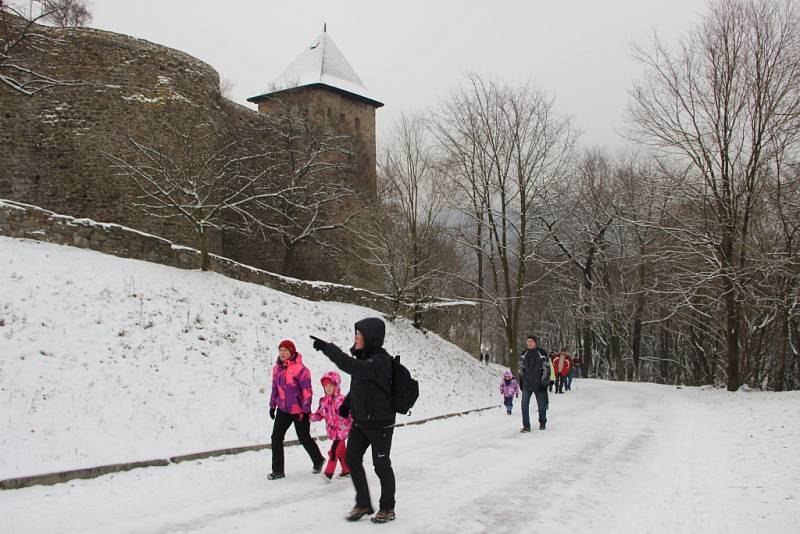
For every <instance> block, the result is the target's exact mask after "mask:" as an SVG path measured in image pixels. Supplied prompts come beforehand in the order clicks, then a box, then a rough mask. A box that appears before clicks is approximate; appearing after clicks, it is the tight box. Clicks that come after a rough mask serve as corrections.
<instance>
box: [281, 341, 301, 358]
mask: <svg viewBox="0 0 800 534" xmlns="http://www.w3.org/2000/svg"><path fill="white" fill-rule="evenodd" d="M278 348H279V349H287V350H288V351H289V352H291V353H292V356H294V355H295V354H297V349H296V348H295V346H294V343H292V342H291V341H290V340H288V339H284V340H283V341H281V342H280V343H279V344H278Z"/></svg>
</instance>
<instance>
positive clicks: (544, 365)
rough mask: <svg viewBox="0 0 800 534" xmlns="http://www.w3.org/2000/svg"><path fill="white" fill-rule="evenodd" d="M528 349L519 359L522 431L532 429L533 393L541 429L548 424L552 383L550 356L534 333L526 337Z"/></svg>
mask: <svg viewBox="0 0 800 534" xmlns="http://www.w3.org/2000/svg"><path fill="white" fill-rule="evenodd" d="M525 342H526V344H527V345H528V349H527V350H526V351H525V352H523V353H522V356H520V361H519V386H520V387H521V388H522V428H521V429H520V432H530V431H531V416H530V404H531V395H535V396H536V405H537V407H538V408H539V430H544V428H545V425H546V424H547V404H548V402H549V399H548V397H547V385H548V384H549V383H550V358H549V357H548V356H547V353H546V352H545V351H544V350H542V349H540V348H539V347H538V343H539V340H538V339H537V338H536V336H534V335H533V334H530V335H528V337H527V338H526V339H525Z"/></svg>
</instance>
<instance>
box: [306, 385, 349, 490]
mask: <svg viewBox="0 0 800 534" xmlns="http://www.w3.org/2000/svg"><path fill="white" fill-rule="evenodd" d="M320 382H321V383H322V387H323V389H324V390H325V396H324V397H322V398H321V399H320V400H319V408H318V409H317V411H316V412H314V413H312V414H311V420H312V421H322V420H323V419H324V420H325V426H326V430H327V432H328V439H330V440H331V450H330V451H328V464H327V465H326V466H325V476H326V477H327V478H328V480H330V479H332V478H333V472H334V471H335V470H336V462H337V461H339V462H340V463H341V464H342V471H341V473H340V474H339V476H340V477H346V476H348V475H349V474H350V468H349V467H347V464H346V463H345V461H344V455H345V453H346V452H347V445H346V443H345V441H346V440H347V436H348V435H349V434H350V426H351V425H352V424H353V419H352V418H351V417H350V416H347V417H342V416H341V415H339V407H340V406H341V405H342V402H344V395H342V393H341V392H340V391H339V386H340V384H341V383H342V378H341V377H340V376H339V373H337V372H336V371H330V372H327V373H325V374H324V375H323V376H322V379H321V380H320Z"/></svg>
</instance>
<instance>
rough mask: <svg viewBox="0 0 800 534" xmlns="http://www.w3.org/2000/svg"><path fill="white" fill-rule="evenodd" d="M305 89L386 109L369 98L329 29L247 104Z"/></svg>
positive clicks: (249, 99) (324, 30)
mask: <svg viewBox="0 0 800 534" xmlns="http://www.w3.org/2000/svg"><path fill="white" fill-rule="evenodd" d="M301 87H325V88H328V89H331V90H333V91H335V92H337V93H343V94H345V95H346V96H350V97H352V98H355V99H356V100H359V101H362V102H365V103H367V104H370V105H372V106H375V107H376V108H379V107H381V106H383V103H381V102H379V101H377V100H375V99H374V98H371V97H370V96H369V92H368V91H367V88H366V87H364V84H363V82H362V81H361V79H360V78H359V77H358V74H356V71H355V70H353V67H351V66H350V63H348V62H347V60H346V59H345V57H344V55H343V54H342V52H341V51H340V50H339V48H338V47H337V46H336V44H335V43H334V42H333V39H331V37H330V35H328V32H327V28H325V29H323V32H322V33H321V34H320V35H319V37H317V38H316V39H314V40H313V41H312V42H311V44H310V45H309V46H308V48H306V49H305V50H304V51H303V53H302V54H300V55H299V56H298V57H297V59H295V60H294V61H293V62H292V64H291V65H289V66H288V67H287V68H286V70H284V71H283V72H282V73H281V75H280V76H278V77H277V78H276V79H275V80H274V82H273V83H272V87H271V89H270V90H269V91H268V92H266V93H264V94H261V95H258V96H254V97H251V98H248V99H247V101H248V102H253V103H258V102H260V101H262V100H264V99H266V98H268V97H270V96H273V95H276V94H278V93H281V92H283V91H288V90H294V89H298V88H301Z"/></svg>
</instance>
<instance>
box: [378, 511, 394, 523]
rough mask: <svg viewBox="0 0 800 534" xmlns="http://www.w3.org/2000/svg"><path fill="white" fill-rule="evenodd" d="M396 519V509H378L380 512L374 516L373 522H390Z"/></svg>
mask: <svg viewBox="0 0 800 534" xmlns="http://www.w3.org/2000/svg"><path fill="white" fill-rule="evenodd" d="M394 519H395V515H394V510H378V513H377V514H375V515H374V516H372V522H373V523H388V522H389V521H394Z"/></svg>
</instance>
